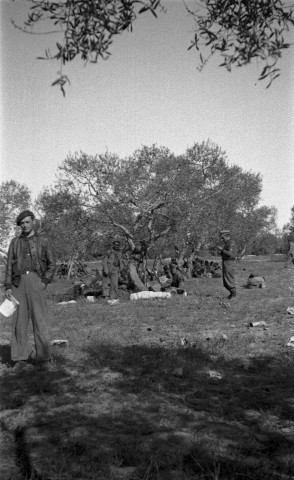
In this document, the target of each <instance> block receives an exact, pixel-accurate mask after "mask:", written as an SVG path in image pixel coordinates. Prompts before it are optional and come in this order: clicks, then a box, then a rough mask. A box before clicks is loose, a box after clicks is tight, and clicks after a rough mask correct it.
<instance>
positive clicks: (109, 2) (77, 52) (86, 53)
mask: <svg viewBox="0 0 294 480" xmlns="http://www.w3.org/2000/svg"><path fill="white" fill-rule="evenodd" d="M31 3H32V4H33V5H32V6H31V7H30V12H29V13H28V16H27V20H26V21H25V22H24V27H21V29H23V30H24V31H26V32H29V33H30V32H31V31H32V28H33V27H34V26H35V25H36V24H38V25H40V24H42V22H44V21H45V22H47V24H48V22H49V24H50V25H53V27H54V28H58V29H59V30H57V32H58V31H61V32H63V41H62V43H59V42H56V52H55V53H54V54H53V55H51V53H50V51H49V49H48V50H46V52H45V56H44V57H39V58H40V59H43V60H48V59H56V60H60V63H61V67H60V71H59V77H58V78H57V79H56V80H55V81H54V82H53V83H52V85H59V86H60V88H61V91H62V93H63V95H65V90H64V86H65V84H66V83H69V80H68V77H67V76H66V75H64V74H63V72H62V65H64V64H65V63H67V62H70V61H72V60H73V59H74V58H75V57H77V56H80V57H81V59H82V60H84V61H86V62H88V61H90V62H92V63H96V62H97V61H98V58H99V57H100V58H102V59H107V58H108V57H109V56H110V47H111V44H112V42H113V38H114V36H115V35H119V34H121V33H122V32H123V31H125V30H128V29H131V28H132V24H133V22H134V21H135V19H136V18H137V16H138V15H139V14H142V13H144V12H147V11H150V12H152V13H153V15H155V16H156V10H157V9H158V8H159V6H160V0H65V1H48V0H31ZM18 28H19V27H18ZM42 33H43V32H42ZM49 33H51V32H49Z"/></svg>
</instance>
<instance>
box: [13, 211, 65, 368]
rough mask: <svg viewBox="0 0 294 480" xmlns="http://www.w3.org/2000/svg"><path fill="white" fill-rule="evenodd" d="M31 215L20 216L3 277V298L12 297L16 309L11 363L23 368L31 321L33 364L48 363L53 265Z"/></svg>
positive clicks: (26, 212) (49, 247)
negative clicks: (48, 290)
mask: <svg viewBox="0 0 294 480" xmlns="http://www.w3.org/2000/svg"><path fill="white" fill-rule="evenodd" d="M34 218H35V217H34V214H33V213H32V212H31V211H29V210H25V211H23V212H21V213H20V214H19V215H18V217H17V219H16V224H17V225H18V226H19V227H20V228H21V231H22V232H21V234H20V235H18V236H17V237H14V238H13V239H12V241H11V243H10V246H9V250H8V258H7V265H6V274H5V283H4V286H5V290H6V292H5V294H6V298H8V300H11V296H12V295H13V296H14V297H15V298H16V299H17V300H18V301H19V306H18V309H17V311H16V312H15V314H14V318H13V328H12V338H11V359H12V360H13V361H15V362H18V363H19V365H25V362H26V361H27V360H28V359H29V353H30V352H29V342H28V325H29V320H30V318H31V320H32V324H33V331H34V340H35V349H36V358H35V361H36V363H39V364H41V365H46V364H48V362H49V361H50V345H49V336H48V311H47V302H46V293H45V291H46V287H47V285H48V284H49V283H50V282H51V281H52V279H53V276H54V272H55V269H56V263H55V258H54V254H53V251H52V247H51V245H50V243H49V241H48V239H47V238H45V237H44V236H43V235H40V234H38V233H37V232H36V231H35V230H34Z"/></svg>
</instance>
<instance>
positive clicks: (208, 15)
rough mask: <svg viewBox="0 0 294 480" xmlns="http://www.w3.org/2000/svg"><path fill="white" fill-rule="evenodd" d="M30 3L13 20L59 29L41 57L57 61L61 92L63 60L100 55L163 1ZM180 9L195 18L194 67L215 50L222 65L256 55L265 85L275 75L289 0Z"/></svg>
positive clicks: (27, 26)
mask: <svg viewBox="0 0 294 480" xmlns="http://www.w3.org/2000/svg"><path fill="white" fill-rule="evenodd" d="M28 3H29V4H31V5H30V8H29V10H28V16H27V19H26V21H25V22H24V24H23V25H15V23H14V25H15V26H16V27H18V28H20V29H21V30H22V31H25V32H27V33H45V32H44V30H43V31H42V29H43V28H46V29H47V30H48V25H49V31H48V33H56V35H57V34H58V35H59V33H60V32H62V41H61V42H56V49H55V52H53V53H51V52H50V51H49V50H46V52H45V56H43V57H39V58H43V59H56V60H59V61H60V65H61V66H60V71H59V76H58V78H57V80H56V81H55V82H53V85H59V86H60V87H61V90H62V92H63V94H65V91H64V85H65V84H66V83H67V82H69V80H68V77H67V76H66V75H65V74H64V72H63V65H64V64H66V63H67V62H70V61H72V60H73V59H74V58H75V57H77V56H80V58H81V59H82V60H83V61H90V62H97V60H98V58H99V57H100V58H103V59H106V58H108V57H109V55H110V47H111V44H112V42H113V40H114V37H115V35H119V34H120V33H122V32H123V31H125V30H131V29H132V25H133V22H134V21H135V20H136V18H138V16H139V15H140V14H142V13H145V12H152V14H153V15H154V16H155V17H156V15H157V13H158V12H162V11H165V12H166V13H167V14H168V8H169V2H168V1H166V0H58V1H50V0H28ZM183 8H186V10H187V12H188V14H189V15H190V16H191V17H192V19H194V21H195V33H194V36H193V37H194V38H193V40H192V41H191V45H190V47H189V48H190V49H191V48H196V49H197V51H198V52H199V57H200V70H201V69H202V68H203V66H204V65H205V64H206V62H207V61H208V59H209V58H210V57H211V56H212V55H215V54H217V53H218V54H219V55H220V56H221V63H220V65H221V66H223V67H225V68H226V69H227V70H229V71H230V70H231V69H232V67H233V66H238V67H243V66H244V65H247V64H248V63H250V62H251V61H252V60H253V59H256V58H257V59H259V61H260V65H261V72H260V77H259V80H262V79H264V78H268V80H269V82H268V86H269V85H270V84H271V82H272V81H273V80H274V79H275V78H276V77H278V76H279V68H278V67H277V62H278V60H279V58H280V57H281V55H282V52H283V50H285V49H287V48H288V47H289V46H290V43H289V42H288V41H287V38H286V37H287V33H288V32H289V29H290V28H291V27H292V26H293V24H294V3H293V1H291V0H289V1H288V2H285V1H283V0H198V1H196V0H195V2H191V1H189V0H187V2H186V3H185V2H184V1H183Z"/></svg>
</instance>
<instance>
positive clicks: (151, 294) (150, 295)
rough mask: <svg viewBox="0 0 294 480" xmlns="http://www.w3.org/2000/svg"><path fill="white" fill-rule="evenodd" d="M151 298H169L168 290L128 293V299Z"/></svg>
mask: <svg viewBox="0 0 294 480" xmlns="http://www.w3.org/2000/svg"><path fill="white" fill-rule="evenodd" d="M151 298H171V294H170V293H169V292H138V293H131V295H130V300H148V299H151Z"/></svg>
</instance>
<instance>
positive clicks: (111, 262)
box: [102, 240, 122, 303]
mask: <svg viewBox="0 0 294 480" xmlns="http://www.w3.org/2000/svg"><path fill="white" fill-rule="evenodd" d="M102 265H103V279H102V288H103V297H105V298H107V297H110V300H112V302H114V301H115V303H117V302H118V278H119V272H120V269H121V267H122V254H121V251H120V241H119V240H114V241H113V242H112V248H111V249H110V250H108V251H107V252H106V254H105V255H104V257H103V260H102Z"/></svg>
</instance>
